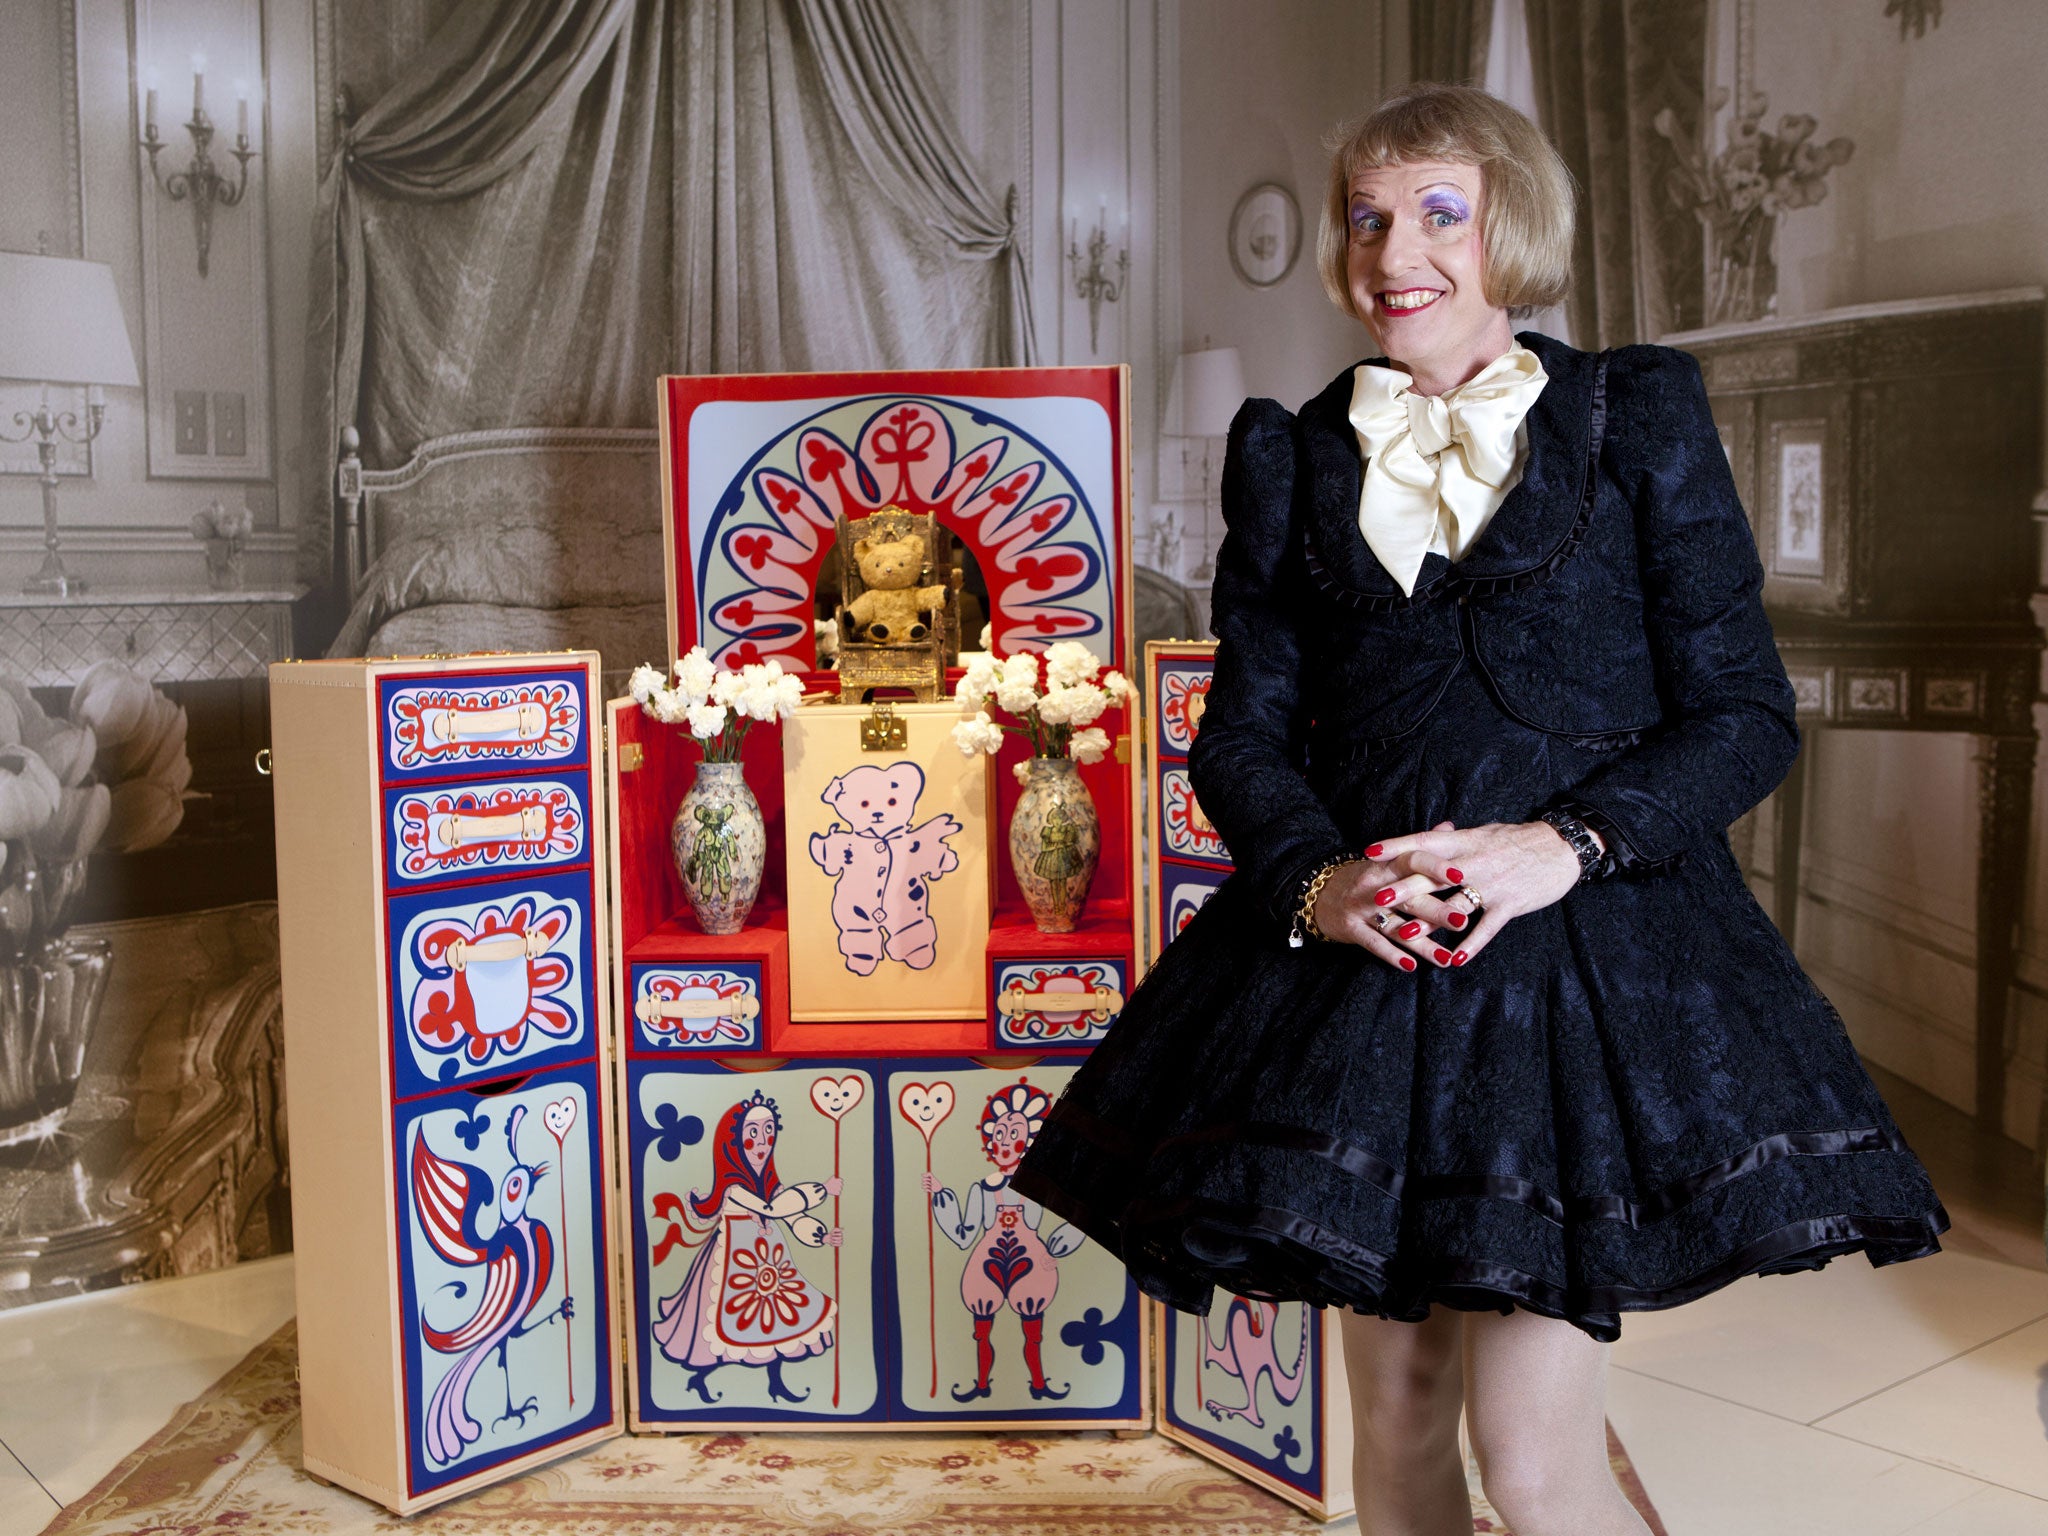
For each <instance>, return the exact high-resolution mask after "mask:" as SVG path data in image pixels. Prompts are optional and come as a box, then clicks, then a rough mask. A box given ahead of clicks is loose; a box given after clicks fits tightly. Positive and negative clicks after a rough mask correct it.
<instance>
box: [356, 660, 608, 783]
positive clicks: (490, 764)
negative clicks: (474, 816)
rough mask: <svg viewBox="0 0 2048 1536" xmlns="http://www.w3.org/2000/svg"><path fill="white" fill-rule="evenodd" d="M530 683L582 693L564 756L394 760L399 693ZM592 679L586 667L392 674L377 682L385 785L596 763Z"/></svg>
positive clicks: (380, 755)
mask: <svg viewBox="0 0 2048 1536" xmlns="http://www.w3.org/2000/svg"><path fill="white" fill-rule="evenodd" d="M526 683H567V684H568V685H569V687H570V688H571V689H572V690H574V692H575V695H576V740H575V741H574V742H573V743H572V744H571V745H570V748H569V750H568V751H567V752H565V753H563V754H562V755H561V756H559V757H524V756H519V755H514V754H499V753H491V754H487V755H485V756H481V757H469V756H461V757H451V758H449V759H448V760H447V761H445V762H432V763H426V764H422V765H421V766H419V767H416V768H401V767H399V766H398V764H397V763H396V762H394V761H393V760H392V751H391V746H392V736H391V701H392V697H393V695H395V694H397V693H400V692H403V691H405V690H407V689H411V688H479V689H481V688H506V687H517V686H519V685H521V684H526ZM590 730H591V719H590V675H589V673H588V672H586V671H585V670H584V669H583V668H582V667H538V668H523V667H508V668H506V669H505V670H504V671H502V672H501V671H494V670H491V669H489V668H482V669H479V670H476V671H467V670H464V671H448V670H440V671H436V670H432V669H431V668H430V669H429V670H427V671H423V672H391V673H386V674H384V675H383V676H380V677H379V678H378V679H377V742H378V751H377V762H378V768H379V770H380V772H379V779H380V781H381V782H382V783H384V784H387V785H389V784H415V783H427V782H431V781H433V780H437V779H480V778H497V777H498V776H500V775H501V774H517V773H521V772H525V771H528V770H535V769H539V770H547V771H551V772H556V773H565V772H567V771H568V770H570V769H574V768H587V767H588V766H589V763H590Z"/></svg>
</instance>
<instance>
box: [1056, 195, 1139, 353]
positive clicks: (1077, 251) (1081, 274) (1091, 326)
mask: <svg viewBox="0 0 2048 1536" xmlns="http://www.w3.org/2000/svg"><path fill="white" fill-rule="evenodd" d="M1119 228H1121V226H1119ZM1079 233H1080V221H1079V220H1078V219H1077V218H1076V217H1075V216H1074V213H1073V210H1072V209H1069V210H1068V212H1067V268H1068V270H1069V271H1071V272H1072V273H1073V274H1074V297H1075V298H1077V299H1086V300H1087V301H1088V350H1089V351H1090V352H1093V351H1095V350H1096V349H1097V346H1096V340H1097V335H1098V333H1099V331H1100V328H1101V323H1102V306H1103V305H1105V304H1114V303H1115V302H1116V301H1117V300H1118V299H1120V298H1122V297H1123V294H1124V279H1125V277H1126V276H1127V275H1128V274H1129V272H1130V269H1131V253H1130V252H1129V251H1128V250H1126V249H1125V248H1124V247H1123V246H1121V245H1119V246H1118V247H1117V251H1116V276H1115V277H1111V276H1110V275H1109V267H1108V264H1107V263H1105V262H1104V261H1103V256H1104V255H1105V254H1106V253H1107V252H1108V250H1109V199H1108V198H1107V197H1106V196H1105V197H1104V198H1103V199H1102V201H1101V203H1100V204H1099V205H1098V207H1097V212H1096V215H1095V229H1094V231H1093V232H1092V233H1091V234H1090V235H1089V236H1088V267H1087V270H1086V271H1083V270H1082V268H1081V247H1080V244H1079V240H1078V237H1079Z"/></svg>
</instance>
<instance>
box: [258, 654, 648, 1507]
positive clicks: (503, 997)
mask: <svg viewBox="0 0 2048 1536" xmlns="http://www.w3.org/2000/svg"><path fill="white" fill-rule="evenodd" d="M596 680H597V657H596V656H595V655H594V654H592V653H580V654H565V655H559V656H549V657H529V658H465V659H448V660H432V661H428V660H402V661H385V662H375V663H370V662H354V661H339V662H309V663H296V662H286V663H280V664H278V665H277V666H275V667H273V669H272V671H271V712H272V714H271V730H272V759H273V764H274V770H273V771H274V774H275V783H276V794H277V849H278V887H279V902H278V916H279V936H280V950H281V961H282V966H283V973H284V978H283V979H284V1019H285V1062H286V1087H287V1094H288V1100H289V1120H290V1130H291V1143H292V1153H293V1170H292V1173H293V1178H292V1209H293V1221H294V1231H295V1234H296V1237H297V1266H296V1275H297V1284H298V1313H299V1360H300V1364H299V1373H300V1381H301V1385H302V1392H303V1399H304V1409H305V1417H304V1438H305V1460H306V1466H307V1468H308V1470H310V1471H312V1472H314V1473H316V1474H317V1475H319V1476H322V1477H325V1478H329V1479H331V1480H332V1481H334V1482H337V1483H340V1484H342V1485H343V1486H344V1487H348V1488H352V1489H355V1490H356V1491H357V1492H359V1493H363V1494H366V1495H367V1496H369V1497H371V1498H373V1499H376V1500H377V1501H378V1502H380V1503H382V1504H384V1505H386V1506H388V1507H389V1508H391V1509H393V1510H395V1511H397V1512H399V1513H410V1512H412V1511H415V1510H419V1509H424V1508H426V1507H427V1506H428V1505H431V1504H434V1503H438V1502H440V1501H441V1500H444V1499H448V1498H452V1497H454V1496H455V1495H457V1494H460V1493H464V1492H466V1491H468V1490H470V1489H472V1488H475V1487H478V1486H481V1485H482V1484H484V1483H488V1482H493V1481H496V1480H497V1479H499V1478H501V1477H505V1476H509V1475H511V1474H512V1473H515V1472H518V1471H520V1470H522V1469H524V1468H526V1467H529V1466H532V1465H534V1464H536V1463H538V1462H541V1461H545V1460H548V1459H549V1458H551V1457H554V1456H557V1455H560V1454H562V1453H563V1452H564V1451H568V1450H573V1449H575V1448H577V1447H579V1446H583V1445H587V1444H590V1443H592V1442H593V1441H596V1440H600V1439H603V1438H605V1437H607V1436H609V1435H612V1434H616V1433H617V1432H618V1430H619V1428H620V1427H621V1424H622V1422H623V1404H622V1403H621V1401H620V1399H619V1396H618V1391H617V1382H618V1359H617V1355H616V1341H617V1337H618V1330H617V1307H616V1302H615V1299H614V1282H613V1273H614V1268H615V1259H614V1255H615V1251H616V1247H615V1243H614V1240H613V1238H614V1222H613V1203H614V1191H613V1187H612V1178H611V1171H610V1170H611V1167H612V1152H611V1088H612V1083H611V1044H610V1042H611V1031H610V1022H609V1008H610V988H609V986H608V983H607V962H608V951H607V938H606V929H607V924H606V915H605V908H604V894H603V893H604V890H605V883H604V880H603V870H604V864H603V861H602V858H601V856H600V851H601V850H602V849H603V847H604V846H605V839H604V814H603V803H602V801H601V799H600V798H599V797H598V795H597V794H596V793H595V792H594V789H595V786H594V783H593V778H592V769H593V765H594V764H595V762H596V761H597V747H596V745H595V741H594V737H595V734H596V732H595V729H594V721H593V719H592V715H591V703H592V699H593V697H594V692H595V686H596Z"/></svg>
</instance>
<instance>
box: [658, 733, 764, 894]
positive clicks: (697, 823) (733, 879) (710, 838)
mask: <svg viewBox="0 0 2048 1536" xmlns="http://www.w3.org/2000/svg"><path fill="white" fill-rule="evenodd" d="M669 848H670V850H671V851H672V852H673V853H674V855H675V861H676V878H677V879H678V880H680V881H681V882H682V885H683V894H684V895H685V896H686V897H688V898H689V902H690V910H691V911H692V912H694V913H695V914H696V916H697V926H698V927H700V928H702V929H703V930H704V931H705V932H706V933H738V932H739V931H740V928H741V926H742V925H744V924H745V922H746V920H747V914H748V913H749V912H751V911H752V910H753V909H754V898H755V897H756V896H758V895H760V894H761V871H762V868H763V867H764V866H765V865H766V863H767V857H768V831H767V828H766V827H765V826H764V825H763V823H762V820H761V806H760V802H758V801H757V800H755V799H754V792H753V791H752V790H751V789H749V788H747V781H746V779H745V778H744V777H742V776H741V773H740V765H739V764H738V763H710V762H700V763H698V764H697V777H696V779H695V780H694V781H693V782H692V783H691V785H690V790H689V793H688V794H686V795H684V796H683V799H682V803H681V804H680V805H678V806H677V807H676V819H675V820H674V821H673V822H672V823H671V824H670V826H669Z"/></svg>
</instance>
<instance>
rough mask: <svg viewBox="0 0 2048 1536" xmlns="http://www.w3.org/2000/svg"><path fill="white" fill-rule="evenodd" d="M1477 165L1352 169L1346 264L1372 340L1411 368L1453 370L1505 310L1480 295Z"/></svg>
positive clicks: (1431, 162) (1426, 163)
mask: <svg viewBox="0 0 2048 1536" xmlns="http://www.w3.org/2000/svg"><path fill="white" fill-rule="evenodd" d="M1483 190H1484V189H1483V187H1482V186H1481V177H1480V172H1479V167H1478V166H1476V165H1464V164H1460V163H1458V162H1456V161H1445V160H1427V161H1418V162H1416V163H1414V164H1412V165H1386V166H1380V167H1379V168H1377V169H1375V170H1369V171H1360V172H1359V173H1358V174H1357V175H1356V176H1354V177H1352V178H1351V188H1350V199H1349V203H1348V205H1347V208H1346V223H1347V227H1348V232H1349V244H1348V247H1347V255H1346V261H1345V272H1346V277H1347V280H1348V282H1349V284H1350V289H1351V302H1352V303H1353V304H1354V305H1355V306H1356V307H1357V309H1358V313H1359V314H1360V315H1361V316H1363V317H1364V319H1365V324H1366V329H1368V330H1369V331H1371V332H1372V337H1373V340H1374V341H1375V342H1377V343H1378V344H1379V350H1380V351H1381V352H1382V353H1384V354H1385V355H1386V356H1387V358H1388V359H1389V360H1391V361H1393V362H1397V363H1402V364H1404V365H1406V366H1407V367H1408V368H1409V370H1410V371H1411V372H1415V373H1418V374H1429V375H1432V376H1434V375H1437V374H1440V373H1443V372H1446V371H1454V370H1455V365H1456V364H1457V363H1459V362H1462V361H1468V360H1469V359H1470V358H1472V357H1473V356H1474V355H1475V354H1476V352H1477V351H1478V350H1479V349H1480V348H1481V347H1482V346H1483V344H1484V340H1485V333H1486V332H1487V330H1488V329H1489V328H1491V327H1494V326H1497V325H1498V324H1499V323H1500V322H1501V319H1502V317H1503V316H1504V315H1505V314H1506V311H1505V310H1504V309H1503V308H1501V307H1498V306H1496V305H1493V304H1489V303H1488V302H1487V300H1486V294H1485V291H1484V288H1483V286H1482V282H1481V252H1480V248H1479V212H1480V198H1481V195H1482V193H1483Z"/></svg>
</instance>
